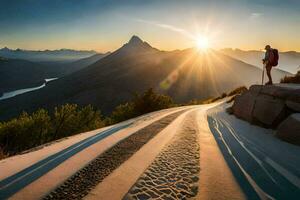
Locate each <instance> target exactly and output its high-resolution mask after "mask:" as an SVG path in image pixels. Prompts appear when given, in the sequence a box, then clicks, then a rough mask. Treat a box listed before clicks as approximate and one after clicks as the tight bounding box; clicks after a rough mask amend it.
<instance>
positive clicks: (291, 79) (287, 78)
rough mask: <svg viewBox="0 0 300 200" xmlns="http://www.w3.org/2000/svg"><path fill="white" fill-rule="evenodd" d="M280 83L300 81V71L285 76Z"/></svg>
mask: <svg viewBox="0 0 300 200" xmlns="http://www.w3.org/2000/svg"><path fill="white" fill-rule="evenodd" d="M280 83H300V71H298V72H297V74H296V75H295V76H285V77H284V78H282V79H281V80H280Z"/></svg>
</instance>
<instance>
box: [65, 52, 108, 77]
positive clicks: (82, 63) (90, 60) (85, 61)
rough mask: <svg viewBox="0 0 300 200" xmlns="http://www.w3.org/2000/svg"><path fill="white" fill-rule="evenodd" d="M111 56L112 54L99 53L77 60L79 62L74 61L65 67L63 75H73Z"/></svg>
mask: <svg viewBox="0 0 300 200" xmlns="http://www.w3.org/2000/svg"><path fill="white" fill-rule="evenodd" d="M109 54H110V52H107V53H103V54H101V53H97V54H95V55H92V56H90V57H87V58H82V59H80V60H77V61H74V62H71V63H67V64H65V65H63V69H62V73H63V75H67V74H71V73H73V72H75V71H79V70H81V69H83V68H85V67H87V66H89V65H91V64H94V63H95V62H97V61H98V60H100V59H102V58H104V57H105V56H107V55H109Z"/></svg>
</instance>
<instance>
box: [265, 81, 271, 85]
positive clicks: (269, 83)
mask: <svg viewBox="0 0 300 200" xmlns="http://www.w3.org/2000/svg"><path fill="white" fill-rule="evenodd" d="M265 85H273V83H272V82H271V81H268V82H267V83H266V84H265Z"/></svg>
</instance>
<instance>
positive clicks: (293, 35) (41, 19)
mask: <svg viewBox="0 0 300 200" xmlns="http://www.w3.org/2000/svg"><path fill="white" fill-rule="evenodd" d="M299 25H300V1H299V0H284V1H283V0H210V1H208V0H207V1H204V0H202V1H201V0H197V1H196V0H184V1H183V0H151V1H148V0H143V1H141V0H118V1H117V0H84V1H83V0H20V1H17V0H16V1H12V0H0V48H2V47H5V46H7V47H9V48H13V49H15V48H21V49H34V50H44V49H61V48H69V49H81V50H96V51H98V52H107V51H114V50H116V49H117V48H119V47H120V46H122V44H124V43H126V42H127V41H128V40H129V39H130V37H131V36H132V35H137V36H139V37H140V38H142V39H143V40H145V41H147V42H148V43H149V44H151V45H152V46H154V47H156V48H158V49H162V50H174V49H184V48H190V47H193V46H195V43H196V42H195V40H196V38H198V37H200V36H201V37H206V38H208V40H209V43H210V46H211V47H212V48H215V49H220V48H229V47H230V48H240V49H245V50H249V49H256V50H260V49H263V48H264V46H265V45H266V44H270V45H271V46H275V47H276V48H278V49H279V50H280V51H289V50H294V51H300V39H299V33H300V26H299Z"/></svg>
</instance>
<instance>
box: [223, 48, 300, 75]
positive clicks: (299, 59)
mask: <svg viewBox="0 0 300 200" xmlns="http://www.w3.org/2000/svg"><path fill="white" fill-rule="evenodd" d="M221 51H222V52H223V53H224V54H226V55H229V56H231V57H233V58H236V59H239V60H241V61H244V62H246V63H249V64H251V65H254V66H257V67H260V68H262V61H261V59H262V58H263V56H264V52H263V51H257V50H249V51H245V50H241V49H231V48H226V49H222V50H221ZM276 68H278V69H282V70H284V71H287V72H290V73H293V74H296V73H297V71H298V70H300V52H296V51H286V52H279V63H278V66H277V67H276Z"/></svg>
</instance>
